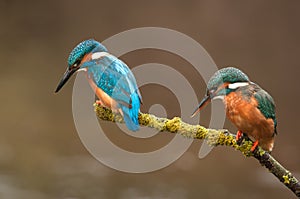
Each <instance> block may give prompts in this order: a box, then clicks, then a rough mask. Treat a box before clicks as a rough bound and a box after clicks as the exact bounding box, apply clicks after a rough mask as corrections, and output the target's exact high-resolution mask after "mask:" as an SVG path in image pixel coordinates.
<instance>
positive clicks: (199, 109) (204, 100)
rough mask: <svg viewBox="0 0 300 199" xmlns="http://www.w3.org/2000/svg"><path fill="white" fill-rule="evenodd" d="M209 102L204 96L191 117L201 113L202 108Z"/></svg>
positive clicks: (208, 98)
mask: <svg viewBox="0 0 300 199" xmlns="http://www.w3.org/2000/svg"><path fill="white" fill-rule="evenodd" d="M210 101H211V98H210V96H208V95H206V96H205V97H204V98H203V99H202V101H201V102H200V103H199V106H198V107H197V108H196V110H195V111H194V112H193V114H192V115H191V117H194V116H195V115H196V114H197V113H199V112H200V111H201V109H202V108H204V107H205V106H206V105H207V104H208V103H209V102H210Z"/></svg>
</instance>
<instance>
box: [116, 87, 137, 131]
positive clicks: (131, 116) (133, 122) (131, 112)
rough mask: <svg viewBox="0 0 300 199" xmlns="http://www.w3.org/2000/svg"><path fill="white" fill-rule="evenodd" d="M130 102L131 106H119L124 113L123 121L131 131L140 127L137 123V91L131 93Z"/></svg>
mask: <svg viewBox="0 0 300 199" xmlns="http://www.w3.org/2000/svg"><path fill="white" fill-rule="evenodd" d="M131 99H132V103H131V105H132V106H131V107H127V106H121V109H122V111H123V115H124V121H125V124H126V126H127V128H128V129H129V130H131V131H137V130H139V129H140V125H139V120H138V117H139V110H140V99H139V96H138V94H137V93H134V94H132V95H131Z"/></svg>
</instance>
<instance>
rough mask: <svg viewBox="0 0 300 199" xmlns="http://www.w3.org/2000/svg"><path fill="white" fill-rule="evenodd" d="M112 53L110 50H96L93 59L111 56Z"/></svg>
mask: <svg viewBox="0 0 300 199" xmlns="http://www.w3.org/2000/svg"><path fill="white" fill-rule="evenodd" d="M109 55H110V54H109V53H108V52H95V53H93V54H92V60H94V59H99V58H101V57H105V56H109Z"/></svg>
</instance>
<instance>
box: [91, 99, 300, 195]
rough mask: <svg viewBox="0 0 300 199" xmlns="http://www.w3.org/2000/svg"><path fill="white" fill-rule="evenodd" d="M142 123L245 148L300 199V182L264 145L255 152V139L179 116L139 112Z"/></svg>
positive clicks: (110, 117)
mask: <svg viewBox="0 0 300 199" xmlns="http://www.w3.org/2000/svg"><path fill="white" fill-rule="evenodd" d="M94 106H95V112H96V114H97V116H98V118H99V119H101V120H106V121H111V122H117V123H123V122H124V121H123V118H122V116H121V115H119V114H115V113H112V111H111V110H110V109H108V108H105V107H102V106H99V105H97V104H95V105H94ZM139 123H140V125H142V126H147V127H150V128H154V129H157V130H159V131H167V132H170V133H178V134H180V135H182V136H183V137H186V138H191V139H205V140H207V142H208V144H210V145H213V146H219V145H222V146H230V147H233V148H234V149H236V150H239V151H241V152H242V153H243V154H244V155H245V156H247V157H254V158H255V159H257V160H258V161H259V162H260V164H261V165H262V166H265V167H266V168H267V169H268V170H269V171H270V172H271V173H273V174H274V175H275V176H276V177H277V178H278V179H279V180H280V182H282V183H283V184H284V185H285V186H286V187H288V188H289V189H290V190H291V191H292V192H293V193H294V194H295V195H296V196H297V197H298V198H300V183H299V181H298V180H297V179H296V178H295V177H294V176H293V175H292V173H291V172H289V171H288V170H287V169H285V168H284V167H283V166H282V165H281V164H280V163H279V162H278V161H276V160H275V159H274V158H273V157H272V156H271V155H270V154H269V153H268V152H266V151H264V150H263V149H262V148H261V147H257V149H256V150H254V151H253V152H251V147H252V144H253V142H252V141H251V140H247V139H245V140H243V141H242V143H241V144H237V141H236V136H235V135H234V134H231V133H229V132H228V131H227V130H224V129H223V130H215V129H207V128H205V127H203V126H200V125H191V124H187V123H185V122H183V121H182V120H181V119H180V118H179V117H174V118H173V119H167V118H159V117H156V116H154V115H151V114H147V113H139Z"/></svg>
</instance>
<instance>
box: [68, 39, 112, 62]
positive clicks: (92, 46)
mask: <svg viewBox="0 0 300 199" xmlns="http://www.w3.org/2000/svg"><path fill="white" fill-rule="evenodd" d="M93 50H95V51H98V52H107V49H106V48H105V46H103V45H102V44H100V43H99V42H97V41H96V40H94V39H88V40H85V41H83V42H81V43H79V44H78V45H77V46H76V47H75V48H74V49H73V50H72V52H71V53H70V55H69V58H68V65H69V66H72V65H73V64H75V63H76V62H77V61H79V60H81V59H82V58H83V57H84V55H85V54H86V53H89V52H91V51H93Z"/></svg>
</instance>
